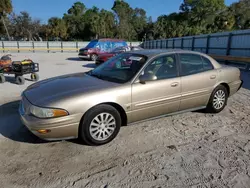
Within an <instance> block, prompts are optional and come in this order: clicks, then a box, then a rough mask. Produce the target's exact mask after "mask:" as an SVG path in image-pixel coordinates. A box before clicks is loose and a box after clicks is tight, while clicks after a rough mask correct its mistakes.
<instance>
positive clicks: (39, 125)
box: [19, 98, 81, 141]
mask: <svg viewBox="0 0 250 188" xmlns="http://www.w3.org/2000/svg"><path fill="white" fill-rule="evenodd" d="M24 103H25V104H24ZM29 105H31V104H30V103H29V102H28V100H27V99H25V98H24V99H23V100H22V101H21V103H20V106H19V114H20V117H21V121H22V123H23V124H24V125H25V126H26V127H27V128H28V129H29V130H30V131H31V132H32V133H33V134H34V135H36V136H38V137H39V138H41V139H43V140H48V141H52V140H66V139H73V138H77V137H78V128H79V122H80V120H81V114H74V115H69V116H64V117H60V118H51V119H40V118H36V117H34V116H32V115H30V114H28V113H27V109H28V108H29ZM24 106H25V108H24ZM38 130H49V132H48V133H45V134H42V133H39V132H38Z"/></svg>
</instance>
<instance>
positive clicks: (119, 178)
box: [0, 53, 250, 188]
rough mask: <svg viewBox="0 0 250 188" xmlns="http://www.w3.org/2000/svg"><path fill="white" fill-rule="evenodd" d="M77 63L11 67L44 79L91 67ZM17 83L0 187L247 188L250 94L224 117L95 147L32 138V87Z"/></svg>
mask: <svg viewBox="0 0 250 188" xmlns="http://www.w3.org/2000/svg"><path fill="white" fill-rule="evenodd" d="M0 55H1V54H0ZM76 56H77V54H66V53H65V54H59V53H56V54H32V53H30V54H13V57H12V59H13V60H18V59H23V58H27V57H29V58H32V59H33V60H34V61H37V62H39V63H40V68H41V71H40V73H39V74H40V78H41V79H45V78H48V77H52V76H56V75H61V74H65V73H71V72H81V71H86V70H89V69H91V68H93V67H94V65H93V63H92V62H87V61H78V59H77V58H76ZM68 58H69V59H68ZM248 78H250V73H244V79H248ZM245 81H246V80H245ZM13 82H14V80H13V78H12V77H9V78H8V82H6V83H4V84H2V85H0V105H1V106H0V187H4V188H5V187H7V188H8V187H11V188H12V187H18V188H19V187H20V188H23V187H32V188H33V187H49V188H57V187H65V188H66V187H77V188H78V187H86V188H92V187H93V188H98V187H100V188H120V187H121V188H122V187H124V188H127V187H131V188H136V187H142V188H145V187H150V188H151V187H152V188H160V187H162V188H163V187H164V188H165V187H171V188H172V187H181V188H185V187H197V188H203V187H204V188H205V187H234V188H249V187H250V126H249V122H250V113H249V112H250V90H248V89H241V90H240V91H239V92H238V93H237V94H235V95H234V96H233V97H231V98H230V99H229V102H228V106H227V107H226V109H225V110H224V111H223V112H221V113H220V114H216V115H212V114H205V113H202V112H192V113H191V112H190V113H185V114H180V115H176V116H172V117H166V118H161V119H157V120H154V121H148V122H144V123H140V124H136V125H131V126H127V127H122V129H121V131H120V134H119V135H118V137H117V138H116V139H115V140H114V141H113V142H111V143H109V144H107V145H104V146H101V147H90V146H85V145H81V144H79V143H78V142H77V141H74V140H73V141H59V142H44V141H41V140H40V139H38V138H37V137H35V136H33V135H32V134H31V133H29V131H28V130H27V129H26V128H25V127H24V126H23V125H21V123H20V120H19V117H18V112H17V108H18V100H19V96H20V93H21V92H22V91H23V90H24V89H25V88H26V87H27V86H28V85H29V84H31V83H32V82H30V81H27V82H26V83H25V85H24V86H18V85H15V84H14V83H13ZM246 87H248V85H246Z"/></svg>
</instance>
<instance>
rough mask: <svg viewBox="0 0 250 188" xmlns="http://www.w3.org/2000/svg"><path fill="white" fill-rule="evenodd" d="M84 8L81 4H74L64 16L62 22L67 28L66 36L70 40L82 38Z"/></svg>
mask: <svg viewBox="0 0 250 188" xmlns="http://www.w3.org/2000/svg"><path fill="white" fill-rule="evenodd" d="M86 10H87V9H86V6H85V5H84V4H83V3H82V2H79V1H78V2H76V3H74V4H73V6H72V7H71V8H70V9H69V10H68V12H67V14H64V16H63V20H64V21H65V23H66V24H67V27H68V31H67V32H68V35H69V37H70V38H71V39H73V38H75V39H77V38H83V37H84V35H83V34H84V28H85V22H84V14H85V12H86Z"/></svg>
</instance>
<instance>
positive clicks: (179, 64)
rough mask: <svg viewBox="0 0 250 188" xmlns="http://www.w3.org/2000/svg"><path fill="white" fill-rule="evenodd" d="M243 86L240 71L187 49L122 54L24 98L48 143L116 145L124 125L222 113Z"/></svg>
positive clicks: (29, 117)
mask: <svg viewBox="0 0 250 188" xmlns="http://www.w3.org/2000/svg"><path fill="white" fill-rule="evenodd" d="M241 85H242V81H241V78H240V71H239V69H238V68H234V67H229V66H222V65H220V64H219V63H217V62H216V61H215V60H214V59H212V58H211V57H209V56H207V55H205V54H202V53H198V52H191V51H183V50H142V51H134V52H127V53H122V54H119V55H117V56H115V57H113V58H111V59H109V60H108V61H106V62H105V63H104V64H102V65H100V66H98V67H97V68H95V69H94V70H91V71H89V72H86V73H76V74H70V75H64V76H60V77H55V78H51V79H47V80H43V81H40V82H37V83H35V84H33V85H31V86H29V87H28V88H27V89H26V90H25V91H24V92H23V94H22V101H21V104H20V108H19V112H20V115H21V119H22V122H23V123H24V124H25V125H26V126H27V128H28V129H29V130H30V131H31V132H32V133H34V134H35V135H37V136H38V137H40V138H42V139H45V140H60V139H72V138H80V139H82V140H83V141H85V142H86V143H88V144H91V145H102V144H106V143H108V142H110V141H111V140H113V139H114V138H115V137H116V136H117V134H118V132H119V130H120V127H121V126H122V125H127V124H130V123H134V122H140V121H144V120H147V119H152V118H156V117H162V116H166V115H173V114H175V113H181V112H186V111H194V110H198V109H207V111H208V112H210V113H218V112H220V111H222V110H223V109H224V107H225V106H226V104H227V100H228V97H229V96H231V95H233V94H235V93H236V92H237V91H238V90H239V89H240V87H241Z"/></svg>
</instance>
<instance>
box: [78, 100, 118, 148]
mask: <svg viewBox="0 0 250 188" xmlns="http://www.w3.org/2000/svg"><path fill="white" fill-rule="evenodd" d="M120 127H121V116H120V114H119V112H118V111H117V110H116V109H115V108H114V107H112V106H110V105H105V104H103V105H98V106H96V107H94V108H92V109H90V110H89V111H88V112H87V113H86V114H85V116H84V118H83V121H82V123H81V125H80V128H79V137H80V139H82V140H83V141H84V142H85V143H87V144H89V145H96V146H98V145H103V144H107V143H109V142H111V141H112V140H113V139H114V138H115V137H116V136H117V134H118V133H119V131H120Z"/></svg>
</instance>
